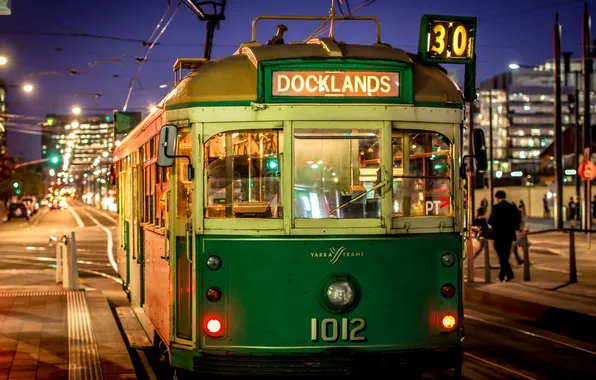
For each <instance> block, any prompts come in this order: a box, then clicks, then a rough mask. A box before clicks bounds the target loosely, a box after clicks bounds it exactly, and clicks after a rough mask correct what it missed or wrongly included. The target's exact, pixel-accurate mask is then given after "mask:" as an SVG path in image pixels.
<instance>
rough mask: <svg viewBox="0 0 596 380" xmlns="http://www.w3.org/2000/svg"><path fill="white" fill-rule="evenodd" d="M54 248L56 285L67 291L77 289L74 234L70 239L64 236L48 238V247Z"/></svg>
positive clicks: (77, 272) (71, 234)
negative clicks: (60, 285)
mask: <svg viewBox="0 0 596 380" xmlns="http://www.w3.org/2000/svg"><path fill="white" fill-rule="evenodd" d="M53 246H56V283H57V284H59V283H62V287H63V288H65V289H68V290H78V288H79V268H78V266H77V246H76V241H75V233H74V231H71V233H70V237H69V236H68V235H67V234H64V235H63V236H62V237H61V238H57V237H55V236H50V247H53Z"/></svg>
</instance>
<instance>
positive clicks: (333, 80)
mask: <svg viewBox="0 0 596 380" xmlns="http://www.w3.org/2000/svg"><path fill="white" fill-rule="evenodd" d="M336 79H337V77H336V76H332V77H331V92H335V93H338V92H341V88H337V87H336V86H335V84H336V83H335V80H336Z"/></svg>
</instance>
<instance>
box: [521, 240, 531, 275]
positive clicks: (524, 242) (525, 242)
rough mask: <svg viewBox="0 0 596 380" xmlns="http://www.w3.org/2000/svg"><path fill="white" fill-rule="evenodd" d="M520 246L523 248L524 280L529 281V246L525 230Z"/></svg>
mask: <svg viewBox="0 0 596 380" xmlns="http://www.w3.org/2000/svg"><path fill="white" fill-rule="evenodd" d="M522 247H523V249H524V281H530V247H529V244H528V233H527V232H526V233H525V234H524V235H523V238H522Z"/></svg>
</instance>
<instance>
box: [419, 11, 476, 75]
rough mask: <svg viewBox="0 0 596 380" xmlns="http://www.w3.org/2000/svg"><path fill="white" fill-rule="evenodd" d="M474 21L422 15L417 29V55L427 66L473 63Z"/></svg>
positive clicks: (453, 17)
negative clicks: (428, 63) (433, 64)
mask: <svg viewBox="0 0 596 380" xmlns="http://www.w3.org/2000/svg"><path fill="white" fill-rule="evenodd" d="M475 45H476V18H475V17H456V16H436V15H424V16H423V17H422V22H421V25H420V38H419V41H418V54H419V55H420V57H421V58H422V59H423V60H425V61H429V62H440V63H470V62H473V61H474V53H475Z"/></svg>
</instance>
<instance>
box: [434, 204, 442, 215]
mask: <svg viewBox="0 0 596 380" xmlns="http://www.w3.org/2000/svg"><path fill="white" fill-rule="evenodd" d="M433 203H434V204H435V210H436V212H435V215H439V205H440V204H441V201H433Z"/></svg>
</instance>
